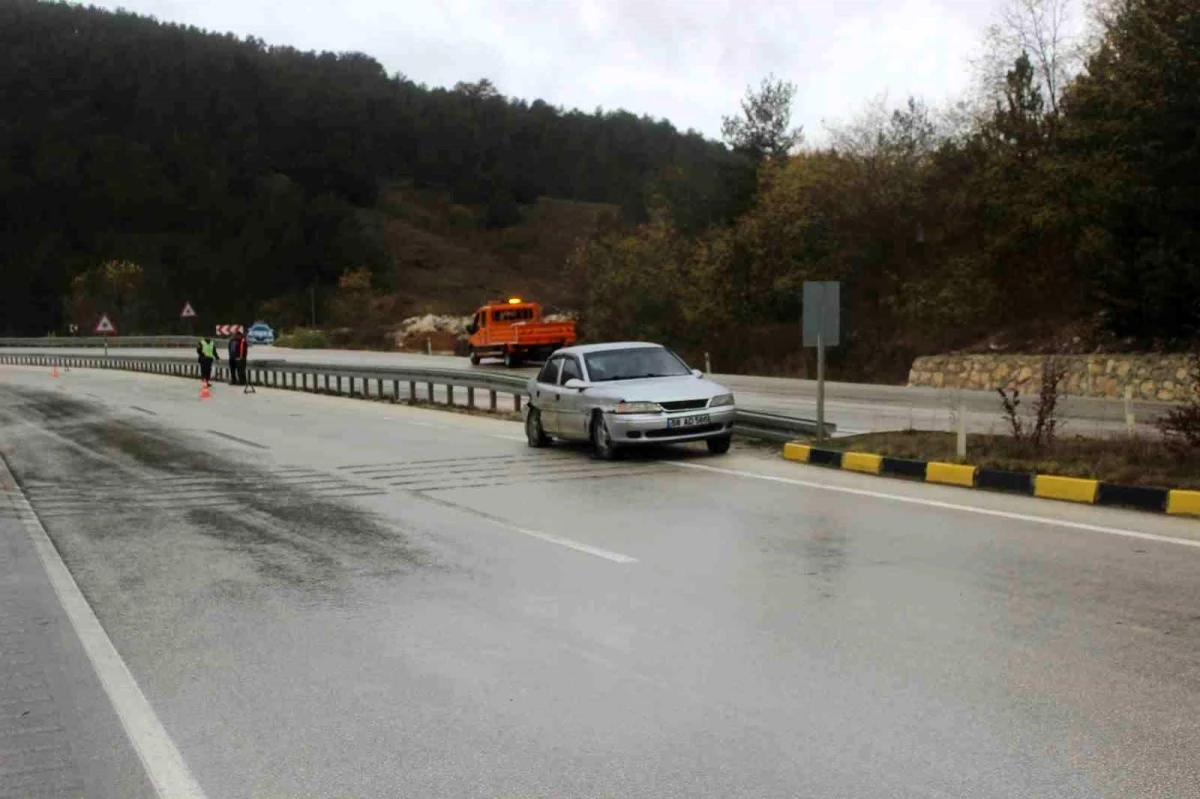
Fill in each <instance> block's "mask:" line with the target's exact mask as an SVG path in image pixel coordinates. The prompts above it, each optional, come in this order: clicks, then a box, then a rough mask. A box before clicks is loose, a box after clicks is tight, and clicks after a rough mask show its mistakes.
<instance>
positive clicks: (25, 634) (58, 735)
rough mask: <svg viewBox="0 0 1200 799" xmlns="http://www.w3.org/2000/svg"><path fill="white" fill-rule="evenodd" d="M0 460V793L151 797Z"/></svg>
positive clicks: (23, 798)
mask: <svg viewBox="0 0 1200 799" xmlns="http://www.w3.org/2000/svg"><path fill="white" fill-rule="evenodd" d="M17 490H18V489H17V488H16V486H15V485H14V484H13V482H12V480H11V477H10V476H9V472H8V470H7V467H5V466H3V464H2V462H0V642H2V645H0V652H2V654H0V797H2V798H3V799H9V797H13V799H16V797H20V799H38V798H40V797H73V798H74V797H84V799H152V798H153V797H154V796H155V792H154V790H153V788H152V787H151V785H150V783H149V781H148V779H147V777H146V774H145V771H144V770H143V768H142V765H141V762H140V761H139V759H138V756H137V754H136V752H135V751H134V749H133V746H132V744H131V743H130V742H129V739H128V737H127V736H126V734H125V732H124V730H123V729H122V727H121V723H120V721H119V719H118V718H117V715H116V713H115V712H114V710H113V707H112V704H111V703H110V702H109V700H108V697H107V695H106V694H105V692H104V689H103V687H102V686H101V684H100V681H99V679H98V678H97V676H96V674H95V672H94V670H93V669H92V667H91V664H90V663H89V661H88V658H87V655H86V654H85V653H84V650H83V647H82V645H81V644H80V641H79V638H78V637H77V636H76V634H75V631H74V629H73V627H72V625H71V622H70V619H69V618H68V616H67V614H66V612H65V610H64V609H63V607H62V605H61V604H60V603H59V601H58V598H57V596H56V595H55V592H54V589H53V587H52V585H51V583H50V580H49V578H48V576H47V574H46V571H45V568H44V567H43V565H42V563H41V560H40V558H39V557H38V554H37V551H36V549H35V547H34V545H33V543H32V542H31V541H30V540H29V536H28V534H27V533H26V530H25V526H24V523H23V522H22V519H21V509H20V508H19V507H18V504H17V503H16V502H15V501H14V494H15V492H16V491H17Z"/></svg>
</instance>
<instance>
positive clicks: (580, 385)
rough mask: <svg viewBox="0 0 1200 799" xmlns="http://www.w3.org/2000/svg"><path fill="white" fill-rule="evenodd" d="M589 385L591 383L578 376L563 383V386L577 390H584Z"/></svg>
mask: <svg viewBox="0 0 1200 799" xmlns="http://www.w3.org/2000/svg"><path fill="white" fill-rule="evenodd" d="M589 385H590V384H589V383H585V382H583V381H582V380H580V379H579V378H578V377H572V378H571V379H570V380H568V381H567V382H565V383H563V388H570V389H574V390H575V391H583V390H584V389H585V388H587V387H588V386H589Z"/></svg>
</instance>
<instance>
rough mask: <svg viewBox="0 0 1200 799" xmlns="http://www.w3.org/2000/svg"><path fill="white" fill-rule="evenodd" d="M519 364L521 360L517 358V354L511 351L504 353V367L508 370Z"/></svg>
mask: <svg viewBox="0 0 1200 799" xmlns="http://www.w3.org/2000/svg"><path fill="white" fill-rule="evenodd" d="M520 364H521V359H520V358H518V357H517V353H515V352H513V351H512V350H505V351H504V365H505V366H507V367H508V368H509V369H513V368H515V367H517V366H519V365H520Z"/></svg>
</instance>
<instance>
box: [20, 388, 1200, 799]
mask: <svg viewBox="0 0 1200 799" xmlns="http://www.w3.org/2000/svg"><path fill="white" fill-rule="evenodd" d="M0 454H2V455H3V457H4V460H5V461H6V462H7V464H8V466H9V468H10V469H11V471H12V473H13V474H14V475H15V477H16V479H17V482H18V483H19V485H20V488H21V492H22V494H23V496H24V497H27V498H28V501H29V503H30V504H31V505H32V509H33V511H35V512H36V515H37V518H38V519H39V520H40V523H41V525H43V526H44V528H45V530H46V532H47V533H48V535H49V537H50V539H51V540H52V541H53V543H54V545H55V547H56V548H57V550H58V552H60V553H61V555H62V558H63V560H64V561H65V563H66V565H67V567H68V568H69V569H70V572H71V574H72V575H73V577H74V580H75V582H76V583H77V584H78V587H79V589H80V591H81V592H82V597H85V598H86V602H87V604H88V605H89V606H90V607H91V609H92V610H94V613H95V616H96V617H97V618H98V619H99V621H100V623H101V624H102V625H103V629H104V631H105V632H106V633H107V636H108V637H109V638H110V639H111V642H112V644H113V645H114V646H115V649H116V652H118V653H119V656H120V658H121V659H122V660H123V661H124V663H125V664H127V667H128V673H129V675H131V676H132V678H133V679H134V680H135V681H136V684H137V685H138V686H140V689H141V692H142V693H144V696H145V698H146V700H147V702H148V707H149V708H151V709H152V712H153V714H154V716H155V717H156V719H157V721H158V722H159V723H160V724H161V730H162V731H163V734H164V735H166V736H169V739H170V742H171V743H172V744H173V746H174V747H175V750H176V751H178V753H179V754H180V755H181V757H182V759H183V760H184V761H186V766H187V768H188V769H189V770H190V774H191V775H192V777H193V778H194V780H195V783H196V784H197V785H198V786H200V788H201V789H202V791H203V795H204V796H207V797H209V798H210V799H226V798H228V799H241V798H242V797H245V798H247V799H248V798H249V797H284V796H286V797H296V798H299V797H359V798H362V797H689V798H693V797H732V796H739V797H740V796H746V797H750V796H753V797H814V798H816V797H820V798H821V799H834V798H837V797H846V798H847V799H850V798H851V797H853V798H855V799H858V798H860V797H880V798H887V797H955V798H956V799H960V798H961V797H1054V798H1058V797H1064V798H1066V797H1072V798H1073V797H1141V798H1144V799H1151V798H1153V797H1164V798H1165V797H1170V798H1171V799H1187V798H1188V797H1200V547H1197V546H1196V544H1197V542H1198V541H1200V523H1197V522H1195V521H1190V520H1182V519H1171V518H1166V517H1159V516H1153V515H1148V514H1139V513H1134V512H1124V511H1117V510H1107V509H1102V508H1095V507H1084V506H1074V505H1066V504H1058V503H1052V502H1044V501H1037V500H1033V499H1029V498H1022V497H1010V496H1003V495H993V494H988V493H982V492H968V491H960V490H955V489H950V488H941V487H936V486H926V485H922V484H915V483H908V482H903V481H895V480H885V479H880V478H871V477H866V476H860V475H854V474H848V473H843V472H836V471H828V470H822V469H820V468H818V467H807V466H801V465H797V464H791V463H786V462H783V461H782V460H780V459H779V458H778V456H777V454H776V451H775V450H774V448H772V449H764V448H755V447H751V446H749V445H744V446H742V447H741V448H735V450H734V451H733V452H732V453H731V454H730V455H727V456H724V457H712V456H709V455H708V454H707V452H706V451H704V450H703V448H702V447H699V448H683V449H679V450H660V451H656V452H651V453H647V454H644V455H639V456H636V457H632V458H629V459H627V460H626V461H624V462H619V463H615V464H609V463H601V462H596V461H593V460H591V459H590V458H589V456H588V454H587V453H586V452H584V451H582V450H579V449H574V448H567V447H554V448H552V449H549V450H530V449H528V448H527V447H526V445H525V443H524V441H523V438H522V434H521V428H520V426H519V425H518V424H515V423H511V422H503V421H498V420H494V419H484V418H479V417H472V416H465V415H460V414H450V413H445V412H439V411H433V410H422V409H417V408H408V407H404V406H392V405H386V404H372V403H363V402H353V401H349V400H344V399H339V398H335V397H326V396H317V395H306V394H299V393H293V392H284V391H273V390H270V389H260V390H259V391H258V393H257V394H253V395H244V394H242V393H241V392H240V390H236V389H231V388H229V387H225V386H216V387H215V388H214V397H213V398H212V399H211V400H207V401H199V400H198V399H197V393H196V385H195V384H194V383H192V382H190V381H183V380H179V379H172V378H164V377H157V376H153V375H142V374H130V373H120V372H105V371H91V370H79V369H73V370H71V372H70V373H68V374H64V375H63V377H61V378H59V379H53V378H51V377H50V376H49V375H48V374H46V372H45V370H43V369H33V368H17V367H0ZM2 521H3V520H2V519H0V522H2ZM0 529H3V528H2V526H0ZM123 701H125V698H124V696H123V695H122V696H118V698H117V700H116V702H117V703H118V704H119V703H121V702H123ZM151 726H152V725H151ZM0 732H3V730H0ZM143 743H144V742H143ZM2 749H3V744H0V750H2ZM85 754H86V753H85ZM93 754H94V753H93ZM110 755H111V757H113V758H116V762H118V763H122V764H127V763H128V762H132V763H134V764H136V762H137V761H136V760H132V761H131V760H130V758H129V756H128V752H125V751H124V750H121V751H118V752H115V753H110ZM112 768H113V767H111V766H110V768H109V770H110V771H111V770H112ZM122 768H126V769H129V768H137V767H136V766H130V765H124V766H122ZM145 783H146V781H145V780H144V779H142V780H139V777H138V775H137V774H125V775H124V776H121V777H112V776H111V774H110V775H109V777H108V778H107V782H104V783H103V784H108V785H121V784H126V785H128V784H134V785H144V784H145ZM0 793H2V791H0ZM94 795H101V793H96V794H94Z"/></svg>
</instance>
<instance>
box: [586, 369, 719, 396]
mask: <svg viewBox="0 0 1200 799" xmlns="http://www.w3.org/2000/svg"><path fill="white" fill-rule="evenodd" d="M587 393H588V395H589V396H596V397H611V398H613V399H617V400H624V401H626V402H678V401H680V400H697V399H711V398H712V397H715V396H718V395H720V394H732V393H733V392H732V391H730V390H729V389H727V388H726V387H725V386H722V385H721V384H720V383H714V382H713V381H711V380H704V379H703V378H699V377H695V376H693V375H682V376H680V377H652V378H646V379H645V380H616V381H613V382H610V383H594V384H593V385H592V386H591V387H589V388H588V390H587Z"/></svg>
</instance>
